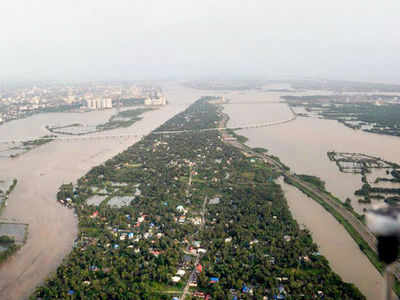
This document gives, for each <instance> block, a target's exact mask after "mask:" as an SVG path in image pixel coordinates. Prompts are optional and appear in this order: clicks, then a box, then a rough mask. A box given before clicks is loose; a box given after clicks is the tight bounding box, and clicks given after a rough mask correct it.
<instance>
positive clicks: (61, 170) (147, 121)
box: [0, 85, 400, 299]
mask: <svg viewBox="0 0 400 300" xmlns="http://www.w3.org/2000/svg"><path fill="white" fill-rule="evenodd" d="M164 90H165V92H166V95H167V99H168V101H169V102H170V105H168V106H165V107H162V108H161V109H159V110H155V111H151V112H147V113H145V114H144V118H143V119H142V120H141V121H139V122H137V123H135V124H134V125H132V126H131V127H129V128H124V129H116V130H112V131H107V132H106V133H96V134H91V135H90V136H96V135H103V134H135V135H137V136H141V135H144V134H147V133H149V132H150V131H151V130H153V129H155V128H156V127H158V126H159V125H161V124H162V123H163V122H164V121H166V120H168V119H169V118H171V117H172V116H173V115H175V114H176V113H178V112H180V111H182V110H183V109H185V108H186V107H187V106H188V105H189V104H190V103H192V102H193V101H195V100H196V99H198V98H199V97H200V96H201V95H216V94H217V93H216V92H207V91H200V90H198V91H197V90H192V89H188V88H184V87H181V86H177V85H168V86H167V87H166V88H164ZM225 96H226V97H227V98H229V99H231V100H232V102H233V103H236V104H232V105H226V106H225V111H226V112H227V113H228V114H229V115H230V117H231V119H230V121H229V124H228V125H229V126H237V125H243V124H249V123H264V122H273V121H280V120H285V119H288V118H290V117H291V116H292V113H291V111H290V110H289V108H288V107H287V105H286V104H283V103H277V101H279V94H278V93H264V92H253V91H246V92H235V93H225ZM245 101H251V102H252V104H248V105H246V104H244V102H245ZM257 101H260V102H263V103H260V104H257ZM264 102H266V103H264ZM112 114H113V111H112V110H106V111H96V112H90V113H75V114H69V113H54V114H41V115H36V116H33V117H30V118H27V119H24V120H18V121H13V122H9V123H6V124H5V125H2V126H0V140H4V139H10V138H13V139H26V138H32V137H41V136H43V135H46V134H48V132H47V130H46V129H45V126H46V125H56V124H71V123H82V124H88V125H96V124H99V123H104V122H106V121H107V120H108V119H109V117H110V116H111V115H112ZM239 133H240V134H243V135H245V136H247V137H248V138H249V142H248V144H249V145H251V146H253V147H265V148H267V149H268V150H269V151H270V153H272V154H274V155H277V156H279V157H280V158H281V160H282V161H283V162H284V163H285V164H287V165H288V166H290V167H291V168H292V169H293V170H294V171H295V172H297V173H306V174H312V175H316V176H319V177H321V178H322V179H323V180H324V181H326V183H327V189H328V190H329V191H330V192H332V193H334V194H335V195H337V196H339V197H340V198H341V199H342V200H344V199H345V198H346V197H350V198H351V199H353V205H354V206H356V203H355V202H356V201H355V199H354V197H353V192H354V190H355V189H357V188H358V187H360V186H361V181H360V177H359V176H357V175H352V174H343V173H340V172H339V170H338V169H337V166H336V164H335V163H333V162H330V161H329V160H328V158H327V155H326V152H327V151H329V150H336V151H343V152H362V153H366V154H369V155H375V156H379V157H382V158H384V159H386V160H389V161H394V162H398V163H400V161H399V160H400V156H399V155H398V149H400V147H399V146H400V139H399V138H394V137H388V136H378V135H374V134H368V133H363V132H360V131H353V130H351V129H349V128H347V127H345V126H344V125H342V124H340V123H338V122H336V121H326V120H320V119H312V118H302V117H298V118H297V119H296V120H295V121H292V122H289V123H287V124H282V125H278V126H276V127H267V128H257V129H247V130H242V131H240V132H239ZM137 140H138V137H125V138H118V139H96V140H84V139H82V140H74V141H69V142H67V141H54V142H51V143H48V144H45V145H42V146H40V147H38V148H36V149H34V150H32V151H30V152H28V153H26V154H23V155H21V156H20V157H17V158H15V159H8V158H7V159H4V158H2V159H0V178H2V177H4V178H17V179H18V184H17V186H16V188H15V190H14V191H13V193H12V194H11V195H10V199H9V201H8V206H7V207H6V209H5V210H4V213H3V215H2V219H8V220H16V221H20V222H24V223H29V235H28V240H27V243H26V245H25V246H24V247H23V248H22V249H21V250H20V251H19V252H18V253H17V254H16V256H14V257H13V258H11V259H10V260H9V261H7V262H6V263H5V264H4V265H3V266H2V267H1V268H0V299H21V298H26V297H27V296H29V294H30V293H31V292H32V290H33V289H34V287H35V286H37V285H38V284H40V283H41V282H42V281H43V280H44V279H45V278H46V277H47V276H48V274H49V273H50V272H52V271H55V269H56V267H57V266H58V265H59V264H60V263H61V261H62V259H63V257H64V256H65V255H66V254H68V252H69V251H70V250H71V247H72V244H73V241H74V239H75V236H76V233H77V220H76V218H75V217H74V215H73V211H72V210H69V209H66V208H65V207H62V206H61V205H59V204H58V203H57V202H56V201H55V195H56V192H57V189H58V187H59V186H60V185H61V184H62V183H68V182H74V181H76V180H77V179H78V178H79V177H81V176H82V175H84V174H85V173H86V172H87V171H88V170H90V168H92V167H93V166H96V165H98V164H100V163H102V162H104V161H105V160H107V159H109V158H111V157H113V156H114V155H115V154H117V153H119V152H121V151H123V150H124V149H126V148H127V147H128V146H129V145H131V144H133V143H134V142H136V141H137ZM284 189H285V191H286V195H287V198H288V202H289V206H290V208H291V210H292V212H293V215H294V216H295V218H296V219H297V220H298V221H299V223H304V224H305V225H306V226H307V228H309V229H310V231H311V232H312V233H313V236H314V239H315V241H316V242H317V243H318V245H320V247H321V252H322V253H323V254H324V255H325V256H326V257H327V258H328V260H329V261H330V262H331V266H332V268H333V269H334V270H335V271H336V272H337V273H338V274H339V275H340V276H341V277H342V278H343V279H344V280H346V281H349V282H353V283H355V284H356V285H357V286H358V287H359V288H360V289H361V291H362V292H363V293H364V294H365V295H367V296H368V298H369V299H377V298H378V297H377V295H380V294H378V293H380V284H381V277H380V275H379V274H378V272H377V271H376V270H375V269H374V267H373V266H372V265H371V264H370V263H369V262H368V260H367V259H366V258H365V256H364V255H363V254H362V253H361V251H360V250H359V249H358V248H357V246H356V245H355V243H354V242H353V241H352V240H351V238H350V237H349V236H348V235H347V234H346V232H345V231H344V229H343V228H342V226H341V225H340V224H339V223H338V222H336V221H335V219H333V218H332V217H331V216H330V215H329V214H327V213H326V212H325V211H324V210H323V209H322V208H321V207H320V206H319V205H318V204H316V203H315V202H313V201H311V200H310V199H308V198H307V197H305V196H304V195H303V194H301V193H299V192H298V191H296V190H295V189H293V188H292V187H290V186H285V185H284Z"/></svg>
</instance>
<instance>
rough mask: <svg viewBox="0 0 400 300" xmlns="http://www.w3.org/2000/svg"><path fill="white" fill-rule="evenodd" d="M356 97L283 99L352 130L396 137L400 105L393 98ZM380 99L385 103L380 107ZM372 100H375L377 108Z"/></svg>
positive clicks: (296, 97) (291, 97)
mask: <svg viewBox="0 0 400 300" xmlns="http://www.w3.org/2000/svg"><path fill="white" fill-rule="evenodd" d="M360 97H361V96H359V95H356V96H352V97H350V96H348V95H345V96H340V95H329V96H322V95H315V96H301V97H299V96H285V97H283V98H284V99H286V100H287V101H288V104H289V105H290V106H302V107H304V108H305V109H306V110H307V111H308V112H311V111H315V112H317V113H318V114H319V115H320V116H322V117H324V118H325V119H331V120H337V121H339V122H341V123H343V124H344V125H346V126H347V127H349V128H352V129H355V130H358V129H361V130H363V131H366V132H372V133H378V134H386V135H393V136H400V103H398V101H397V100H394V99H395V98H394V96H390V97H389V98H388V96H386V97H383V96H382V95H363V96H362V97H363V98H360ZM387 98H388V99H387ZM382 99H385V100H388V101H387V102H383V103H382V104H380V103H381V102H382V101H383V100H382ZM396 99H397V97H396ZM349 100H352V101H349ZM374 100H376V101H378V105H377V104H375V101H374ZM379 101H380V102H379ZM389 101H390V102H389Z"/></svg>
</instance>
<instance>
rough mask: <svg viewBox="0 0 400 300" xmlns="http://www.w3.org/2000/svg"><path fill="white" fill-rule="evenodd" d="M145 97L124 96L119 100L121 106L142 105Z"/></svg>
mask: <svg viewBox="0 0 400 300" xmlns="http://www.w3.org/2000/svg"><path fill="white" fill-rule="evenodd" d="M144 100H145V98H124V99H121V100H120V103H121V105H122V106H137V105H143V104H144Z"/></svg>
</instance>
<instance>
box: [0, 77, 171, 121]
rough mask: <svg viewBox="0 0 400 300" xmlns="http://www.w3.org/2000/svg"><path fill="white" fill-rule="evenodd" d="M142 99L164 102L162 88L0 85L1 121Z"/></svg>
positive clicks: (94, 84) (150, 102)
mask: <svg viewBox="0 0 400 300" xmlns="http://www.w3.org/2000/svg"><path fill="white" fill-rule="evenodd" d="M130 98H136V99H137V98H142V99H144V102H145V103H144V104H145V105H165V104H166V102H167V101H166V99H165V96H163V95H162V93H161V88H159V87H154V86H152V85H149V84H147V85H145V84H137V83H129V82H111V83H107V82H88V83H61V82H60V83H43V82H42V83H37V84H36V85H33V84H26V85H18V86H9V87H5V86H2V87H0V124H1V123H3V122H7V121H11V120H16V119H20V118H24V117H26V116H29V115H32V114H34V113H39V112H42V111H56V110H57V108H62V110H63V111H65V109H66V108H68V107H70V108H71V109H79V108H82V109H107V108H112V107H113V101H114V106H115V105H116V104H115V102H116V101H117V99H130Z"/></svg>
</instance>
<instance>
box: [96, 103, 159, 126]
mask: <svg viewBox="0 0 400 300" xmlns="http://www.w3.org/2000/svg"><path fill="white" fill-rule="evenodd" d="M150 110H153V109H152V108H137V109H130V110H125V111H121V112H120V113H118V114H117V115H114V116H112V117H111V118H110V120H108V122H107V123H105V124H101V125H98V126H97V130H98V131H103V130H111V129H116V128H120V127H129V126H131V125H132V124H134V123H136V122H137V121H140V120H141V119H142V117H140V115H142V114H143V113H145V112H147V111H150Z"/></svg>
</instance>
